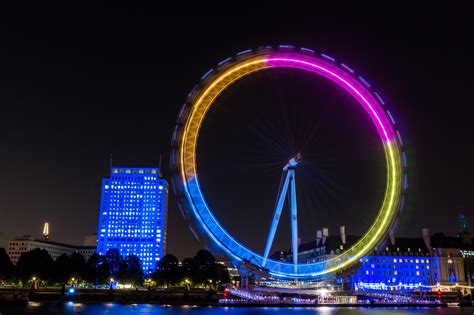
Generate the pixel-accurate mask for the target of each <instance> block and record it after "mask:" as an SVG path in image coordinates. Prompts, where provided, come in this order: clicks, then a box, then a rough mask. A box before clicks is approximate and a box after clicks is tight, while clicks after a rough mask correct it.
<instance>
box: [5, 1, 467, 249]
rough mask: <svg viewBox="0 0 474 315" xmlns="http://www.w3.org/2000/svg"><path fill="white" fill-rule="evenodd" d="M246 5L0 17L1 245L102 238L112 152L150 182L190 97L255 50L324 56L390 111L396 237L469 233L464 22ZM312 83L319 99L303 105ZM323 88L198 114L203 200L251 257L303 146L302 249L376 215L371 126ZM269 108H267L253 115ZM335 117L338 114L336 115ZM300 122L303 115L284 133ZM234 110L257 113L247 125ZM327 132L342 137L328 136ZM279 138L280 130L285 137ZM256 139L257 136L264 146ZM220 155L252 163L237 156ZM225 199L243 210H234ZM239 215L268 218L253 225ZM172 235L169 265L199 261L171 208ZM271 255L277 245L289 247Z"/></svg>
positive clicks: (70, 9) (94, 7)
mask: <svg viewBox="0 0 474 315" xmlns="http://www.w3.org/2000/svg"><path fill="white" fill-rule="evenodd" d="M255 2H258V3H259V4H252V5H247V4H243V3H239V2H233V5H232V7H225V6H224V5H222V4H221V5H220V6H209V8H203V7H201V6H200V5H199V6H198V4H196V5H195V6H194V7H187V8H184V7H185V4H180V5H178V4H177V5H176V6H167V7H164V6H162V5H160V4H159V2H158V1H156V2H154V5H153V4H150V6H145V7H126V6H120V5H119V4H116V2H113V1H111V2H106V3H102V2H94V4H85V3H78V2H74V3H69V2H68V3H59V4H56V5H52V4H48V5H46V3H45V2H41V3H40V2H34V3H33V2H32V3H31V4H29V5H27V4H11V5H7V4H6V3H2V4H1V7H0V106H1V116H0V131H1V133H0V134H1V135H2V137H1V138H0V139H1V141H2V142H1V148H2V154H1V155H0V163H1V165H3V171H2V176H1V177H0V246H5V244H6V241H8V240H9V239H11V238H12V237H14V236H15V235H21V234H32V235H36V236H39V234H40V232H41V225H42V222H43V221H44V220H48V221H49V222H50V230H51V239H53V240H56V241H62V242H72V243H78V244H79V243H81V242H82V237H83V235H84V234H88V233H92V232H95V231H96V225H97V213H98V206H99V198H100V183H101V179H102V178H103V177H105V176H107V175H108V166H109V156H110V154H113V158H114V163H115V164H116V165H119V166H133V165H138V166H156V165H157V163H158V160H159V157H160V154H162V155H163V156H164V161H165V164H166V166H165V167H164V169H163V171H164V173H165V175H167V174H168V169H167V163H168V158H167V156H168V154H169V139H170V137H171V131H172V129H173V126H174V123H175V120H176V116H177V113H178V111H179V109H180V107H181V105H182V103H183V102H184V101H185V97H186V95H187V93H188V91H189V90H190V89H191V88H192V87H193V85H194V84H195V83H197V82H198V80H199V78H200V77H201V76H202V74H203V73H205V72H206V71H208V70H209V69H210V68H212V67H213V66H215V65H216V64H217V62H219V61H220V60H222V59H225V58H227V57H229V56H231V55H232V54H235V53H236V52H238V51H241V50H245V49H249V48H256V47H258V46H261V45H265V44H272V45H275V44H293V45H297V46H303V47H308V48H313V49H316V50H317V51H321V52H326V53H327V54H329V55H331V56H333V57H336V58H337V59H338V60H341V61H344V62H345V63H346V64H349V65H351V66H352V67H354V68H356V69H357V70H358V71H360V73H362V74H363V75H364V77H365V78H366V79H368V80H369V81H370V82H372V83H373V84H374V85H375V86H376V87H377V90H378V91H380V93H381V94H382V95H383V96H384V98H385V99H386V100H387V102H388V104H389V106H390V107H391V108H392V112H393V113H394V115H395V116H396V118H397V121H398V123H399V125H400V129H401V131H402V134H403V135H404V139H405V142H406V150H407V152H408V156H409V165H410V167H409V174H410V192H409V202H408V206H407V208H406V210H405V212H404V213H403V214H402V216H401V218H400V223H401V224H400V228H399V233H400V234H403V235H418V233H419V230H420V229H421V228H422V227H423V226H425V225H428V226H430V227H431V229H432V231H445V232H446V233H447V234H455V232H456V216H457V214H458V213H459V212H460V211H464V212H465V213H466V215H467V216H468V217H469V219H470V222H471V223H474V211H473V209H474V201H473V197H472V196H473V195H474V184H473V183H474V181H473V180H472V179H473V178H474V166H473V165H474V163H473V160H474V157H473V153H474V149H473V146H472V144H473V140H472V138H473V136H474V119H473V116H471V112H472V107H473V106H474V103H473V100H472V94H473V93H474V85H473V80H472V73H474V61H473V58H472V56H473V55H474V51H473V40H472V39H473V38H474V34H473V32H472V30H471V28H470V26H472V25H471V24H472V18H473V16H472V11H471V10H469V8H467V7H463V6H462V5H461V4H460V3H458V4H456V5H454V4H448V3H446V2H443V3H430V2H426V3H417V4H416V5H415V6H413V5H409V6H403V5H397V3H396V2H393V3H394V4H393V5H392V6H390V7H388V6H381V5H380V4H379V5H378V6H373V5H370V6H369V5H366V6H362V7H361V6H358V5H357V6H356V5H355V4H354V5H352V6H344V5H342V4H337V5H334V6H330V5H321V4H317V5H316V4H313V5H311V4H307V5H305V4H299V5H298V6H296V5H294V6H292V7H288V6H279V5H276V3H275V2H267V3H265V2H259V1H255ZM75 5H77V6H75ZM129 5H132V4H131V3H130V4H129ZM201 14H203V15H201ZM308 82H309V83H311V84H313V83H314V84H315V85H314V86H316V85H317V86H318V88H317V89H315V90H314V91H313V90H312V89H311V87H310V86H309V85H310V84H309V83H308ZM266 83H269V84H268V85H267V84H266ZM270 84H273V85H272V87H273V90H271V89H270V86H271V85H270ZM311 86H313V85H311ZM298 88H301V92H298ZM333 89H334V87H333V86H330V85H328V84H327V82H324V81H322V80H318V79H317V78H306V77H304V75H303V74H299V73H276V72H274V73H271V72H270V73H267V74H262V75H261V76H260V77H259V76H256V77H254V78H250V79H249V80H248V81H245V82H243V83H241V84H239V85H237V86H235V89H231V90H229V91H228V92H226V93H225V94H223V95H222V97H220V98H219V100H218V103H217V105H219V106H216V109H215V110H213V111H212V112H210V115H209V119H208V120H207V121H206V125H205V126H204V127H203V128H204V129H203V135H205V136H206V137H205V139H206V140H203V141H204V142H203V143H202V146H201V148H200V151H199V152H201V156H202V157H203V158H201V162H200V163H201V164H200V165H201V170H202V180H203V183H204V184H205V183H208V184H207V186H206V185H204V190H205V191H206V193H207V194H208V196H209V197H210V198H212V201H210V203H211V204H213V205H215V206H216V207H218V208H219V210H216V213H217V215H218V216H219V217H220V218H221V219H222V221H223V222H224V223H225V224H228V225H229V230H231V231H236V234H238V236H239V238H241V239H243V240H244V241H245V242H246V243H249V244H251V245H252V246H255V247H257V248H260V247H261V246H262V242H263V239H264V235H265V234H266V229H267V225H268V224H269V215H268V213H270V214H271V205H273V201H274V198H275V194H276V189H277V186H278V180H279V176H280V169H281V166H282V165H281V164H279V163H280V162H281V163H284V160H285V159H287V158H288V157H289V155H291V154H293V153H294V150H299V149H300V148H303V151H304V152H303V153H306V154H307V155H306V156H307V157H308V158H307V159H306V161H308V162H307V164H306V166H307V168H303V169H302V173H303V172H304V173H305V176H306V178H305V176H302V179H301V181H300V182H299V186H298V187H300V186H301V189H299V190H298V191H301V192H302V193H305V192H306V193H307V194H306V195H305V196H304V197H302V198H303V199H305V198H306V199H307V200H306V201H305V200H301V204H302V205H305V206H302V208H304V207H306V209H304V210H302V216H303V218H305V220H306V221H308V222H312V223H311V224H307V225H304V224H302V225H303V226H305V227H306V230H305V231H304V232H302V235H303V236H304V237H305V238H308V237H311V235H313V234H314V229H315V228H316V227H322V226H330V227H337V225H338V224H339V223H341V222H342V223H344V224H346V225H347V229H348V231H349V232H358V231H359V230H361V229H363V228H364V227H366V226H367V225H368V224H369V222H370V221H368V220H370V218H371V216H373V215H374V213H372V212H371V210H363V209H364V208H367V207H371V205H372V204H377V202H379V200H380V196H379V195H380V187H379V186H380V185H379V184H378V183H379V182H380V181H382V182H383V175H380V176H382V177H380V176H379V175H377V176H375V175H373V174H379V173H380V174H383V172H379V171H378V170H376V171H374V168H370V166H371V165H372V166H374V165H375V167H378V166H377V165H379V162H380V161H379V160H377V158H375V157H373V156H378V155H377V154H375V153H377V152H379V148H378V146H377V143H376V141H375V142H374V141H373V139H374V137H373V135H374V133H373V130H371V129H370V128H365V129H364V128H363V127H362V126H366V124H364V119H366V118H365V116H364V115H363V114H361V112H360V111H357V109H355V107H354V106H352V107H351V106H350V104H351V100H350V99H345V98H344V96H343V95H339V94H341V93H339V94H338V91H334V90H333ZM252 91H253V92H252ZM257 91H258V92H261V93H258V92H257ZM271 91H284V93H280V94H278V93H271ZM312 100H314V103H317V109H314V112H313V114H314V115H315V116H317V117H319V120H318V121H317V123H314V124H313V122H314V121H313V120H311V119H312V118H311V117H313V116H312V115H308V114H306V113H310V112H304V111H302V110H303V109H308V106H307V105H308V103H310V102H311V103H313V101H312ZM226 104H227V105H226ZM239 104H244V105H245V106H243V107H242V108H241V107H239ZM252 104H253V105H255V104H260V105H261V108H260V107H259V108H260V109H259V110H257V109H255V108H256V107H257V106H253V105H252ZM269 104H275V105H276V107H275V108H276V109H277V110H275V112H274V113H273V114H271V115H264V113H266V112H268V111H265V108H267V109H268V106H269ZM332 104H334V105H337V104H346V105H343V106H342V105H341V106H342V107H341V109H337V110H336V109H334V107H336V108H338V106H330V105H332ZM325 105H326V107H324V106H325ZM265 106H267V107H265ZM297 106H301V107H298V108H299V109H301V111H300V110H298V111H297V114H295V115H293V114H291V113H290V114H289V115H290V116H288V117H289V118H288V119H287V120H285V119H282V115H284V114H285V113H288V111H290V112H292V111H291V110H289V109H291V108H294V107H297ZM328 106H329V107H328ZM344 106H345V107H344ZM222 108H224V109H225V108H227V109H228V110H222ZM245 108H247V110H249V109H252V110H253V109H255V112H253V113H252V114H245V113H248V111H247V112H244V111H243V110H241V109H245ZM327 108H331V109H330V110H327ZM338 111H340V112H338ZM351 111H352V113H351V114H349V113H350V112H351ZM298 113H299V114H298ZM302 113H305V114H302ZM344 114H348V115H347V116H344ZM341 116H343V118H341ZM232 117H236V118H235V119H232ZM285 117H287V116H285ZM308 117H310V118H308ZM351 117H353V118H351ZM237 118H238V119H239V120H237ZM326 118H327V119H326ZM329 119H336V121H335V123H339V124H341V125H343V126H345V127H344V128H342V129H340V130H339V131H337V130H336V129H335V128H334V126H333V124H332V123H331V122H332V120H329ZM239 121H243V122H244V123H242V124H240V123H238V122H239ZM224 122H226V123H224ZM285 122H287V123H288V126H290V127H289V128H287V129H279V128H280V127H279V124H285ZM292 126H293V127H292ZM298 126H299V127H298ZM314 126H317V128H316V127H314ZM297 127H298V128H300V127H301V128H300V129H298V128H297ZM313 127H314V128H316V131H317V135H318V137H316V138H317V139H319V140H317V141H316V140H315V141H316V142H314V143H313V142H310V144H315V145H314V146H312V145H309V144H306V145H307V146H306V147H305V146H304V145H303V144H302V143H299V142H298V139H300V140H301V139H302V138H304V137H305V136H304V135H306V133H307V132H311V131H312V128H313ZM217 128H219V129H217ZM239 128H240V129H239ZM216 130H219V132H217V131H216ZM237 130H238V132H237ZM359 131H360V132H359ZM255 133H257V134H260V135H263V136H262V140H261V142H260V143H259V142H258V141H257V140H256V139H257V138H252V135H255ZM352 133H353V134H352ZM216 134H217V135H216ZM348 135H350V136H351V138H350V140H348V138H347V137H348ZM352 136H354V138H352ZM213 137H214V138H213ZM232 137H233V138H232ZM203 139H204V136H203ZM225 139H232V140H228V141H224V140H225ZM247 139H248V140H249V141H246V140H247ZM279 139H280V140H281V139H283V140H282V141H283V143H286V144H292V145H288V146H286V147H285V148H283V147H281V148H280V147H279V148H278V150H276V151H275V150H273V149H275V147H276V146H272V143H275V141H279ZM295 139H296V140H295ZM354 139H355V140H354ZM295 141H296V142H295ZM233 143H236V145H235V146H233V145H232V144H233ZM334 143H341V146H339V145H337V146H334ZM217 144H219V145H217ZM265 148H268V149H265ZM362 148H363V149H362ZM247 149H248V150H247ZM232 150H235V152H243V153H245V152H246V153H245V154H241V155H237V156H238V157H239V158H236V153H235V152H233V151H232ZM245 150H247V151H248V152H247V151H245ZM305 150H306V151H305ZM354 150H355V151H354ZM249 152H253V153H249ZM266 152H268V153H269V155H268V156H265V153H266ZM349 152H351V153H354V155H353V157H354V158H353V159H352V158H349V157H351V156H350V154H349ZM365 152H367V153H369V152H370V153H374V154H367V155H364V154H365ZM379 153H380V152H379ZM252 154H254V155H252ZM206 157H209V158H206ZM240 157H241V158H242V159H240ZM313 158H314V159H313ZM226 159H228V160H226ZM323 162H324V163H326V162H327V164H324V163H323ZM245 163H247V164H245ZM226 164H227V165H229V168H226V167H225V166H226ZM325 165H329V166H328V167H326V166H325ZM260 166H261V167H260ZM303 166H304V165H303ZM239 168H240V169H242V168H244V169H245V172H239ZM333 170H334V171H333ZM206 171H207V172H206ZM224 171H226V172H228V173H226V174H229V176H222V174H224ZM259 172H261V173H259ZM206 174H207V175H206ZM261 174H264V175H261ZM265 174H266V175H265ZM364 174H371V176H365V175H364ZM260 175H261V176H260ZM312 175H314V176H312ZM206 176H207V178H206ZM252 176H254V178H255V180H253V179H252ZM249 182H250V184H249ZM216 183H219V185H217V184H216ZM272 185H273V186H272ZM305 185H306V186H305ZM255 186H263V187H266V188H264V189H262V190H261V191H258V190H256V189H253V187H255ZM307 187H314V189H309V188H307ZM361 187H367V188H361ZM245 190H248V191H249V192H250V193H249V194H248V195H246V194H245V192H244V191H245ZM256 191H258V193H256ZM236 193H238V195H239V196H241V197H242V196H245V197H242V198H241V200H240V201H239V202H236V203H235V204H234V202H233V199H232V198H236V196H237V194H236ZM311 194H313V195H311ZM245 204H251V205H252V207H262V209H263V208H265V209H267V210H265V211H266V212H265V211H261V212H255V211H253V210H252V209H254V208H252V207H246V208H243V205H245ZM312 207H316V208H318V207H319V210H318V211H319V212H317V211H316V210H315V211H313V212H312V211H311V209H312ZM268 209H269V210H268ZM333 210H334V211H336V210H337V211H340V212H334V211H333ZM252 214H255V215H254V216H253V215H252ZM314 222H316V223H314ZM313 223H314V224H313ZM471 225H472V224H471ZM226 226H227V225H226ZM168 227H169V230H168V236H169V243H168V249H169V251H170V252H172V253H175V254H177V255H178V256H180V257H183V256H186V255H191V254H192V253H193V252H194V251H195V250H196V249H198V248H199V247H200V246H201V245H200V244H199V243H198V242H197V241H196V240H194V237H193V236H192V234H191V233H190V232H189V231H188V228H187V225H186V224H185V223H184V222H183V221H182V219H181V216H180V214H179V211H178V209H177V206H176V203H175V198H174V196H173V195H172V194H170V207H169V224H168ZM281 228H282V229H284V226H282V227H281ZM245 229H246V230H245ZM242 231H253V232H254V234H252V233H243V232H242ZM239 233H240V234H239ZM287 234H288V233H287ZM253 235H254V236H253ZM279 244H280V246H285V245H284V244H285V240H284V239H283V240H280V243H279Z"/></svg>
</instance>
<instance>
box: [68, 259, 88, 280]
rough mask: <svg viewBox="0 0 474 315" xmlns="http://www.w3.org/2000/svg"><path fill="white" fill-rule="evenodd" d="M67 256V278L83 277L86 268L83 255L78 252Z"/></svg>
mask: <svg viewBox="0 0 474 315" xmlns="http://www.w3.org/2000/svg"><path fill="white" fill-rule="evenodd" d="M69 258H70V263H71V270H70V274H69V278H76V279H84V276H85V274H86V268H87V264H86V260H85V258H84V256H82V255H81V254H79V253H72V254H71V256H70V257H69Z"/></svg>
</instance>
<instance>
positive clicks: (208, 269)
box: [194, 249, 216, 285]
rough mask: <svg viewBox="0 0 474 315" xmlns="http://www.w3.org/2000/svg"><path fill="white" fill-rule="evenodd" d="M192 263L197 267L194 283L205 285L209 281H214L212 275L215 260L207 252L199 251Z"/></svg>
mask: <svg viewBox="0 0 474 315" xmlns="http://www.w3.org/2000/svg"><path fill="white" fill-rule="evenodd" d="M194 262H195V263H196V265H197V270H198V272H197V274H196V279H195V281H196V283H201V284H204V285H207V284H208V283H209V280H213V281H215V279H213V278H215V277H214V274H215V273H216V272H215V271H214V270H213V269H215V266H214V265H215V264H216V258H215V257H214V255H212V254H211V252H209V251H208V250H205V249H201V250H199V251H198V252H197V253H196V256H194Z"/></svg>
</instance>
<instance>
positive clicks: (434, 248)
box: [271, 227, 474, 291]
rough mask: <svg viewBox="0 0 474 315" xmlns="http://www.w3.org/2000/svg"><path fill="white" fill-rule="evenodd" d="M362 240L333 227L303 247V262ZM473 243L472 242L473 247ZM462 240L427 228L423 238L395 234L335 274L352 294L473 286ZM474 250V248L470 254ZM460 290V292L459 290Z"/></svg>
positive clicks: (285, 254)
mask: <svg viewBox="0 0 474 315" xmlns="http://www.w3.org/2000/svg"><path fill="white" fill-rule="evenodd" d="M358 239H359V237H358V236H354V235H345V227H341V228H340V233H339V235H329V231H328V229H326V228H325V229H322V230H319V231H317V233H316V238H315V240H313V241H310V242H306V243H302V244H299V246H298V261H299V262H300V263H305V262H306V263H312V262H317V261H324V260H328V259H330V258H333V257H335V256H337V255H338V254H339V253H341V252H343V251H344V250H345V249H347V248H349V247H350V246H352V245H353V244H354V243H355V242H357V240H358ZM469 244H472V243H469ZM469 244H467V243H466V241H463V239H462V238H460V237H448V236H445V235H444V234H442V233H435V234H433V235H431V234H430V231H429V229H428V228H424V229H423V230H422V237H417V238H416V237H413V238H398V237H395V236H394V235H393V234H390V235H389V237H388V238H387V240H386V241H385V242H384V243H383V244H382V245H380V246H378V247H376V248H375V249H374V250H373V251H372V252H371V253H369V254H368V255H366V256H364V257H362V258H360V259H359V262H358V263H356V264H354V265H353V266H352V267H351V268H350V270H347V271H346V273H345V274H339V275H335V276H334V277H335V278H339V279H334V281H333V282H335V283H346V284H347V287H346V289H352V290H356V291H359V290H396V291H414V290H425V291H429V290H437V289H438V286H441V287H442V288H443V290H444V289H446V288H450V287H453V288H454V287H455V286H456V285H470V283H471V282H470V279H472V278H471V277H472V275H471V272H472V270H473V269H472V268H473V266H472V260H471V259H469V258H470V255H471V253H474V251H473V250H472V247H471V245H469ZM470 248H471V250H470ZM271 257H272V258H273V259H277V260H281V261H288V262H291V252H290V251H278V252H275V253H274V254H273V255H272V256H271ZM453 290H454V289H453Z"/></svg>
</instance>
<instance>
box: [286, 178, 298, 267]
mask: <svg viewBox="0 0 474 315" xmlns="http://www.w3.org/2000/svg"><path fill="white" fill-rule="evenodd" d="M288 173H289V176H290V185H291V186H290V219H291V249H292V251H293V263H294V264H295V265H296V264H298V213H297V206H296V183H295V170H293V169H290V170H289V171H288Z"/></svg>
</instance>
